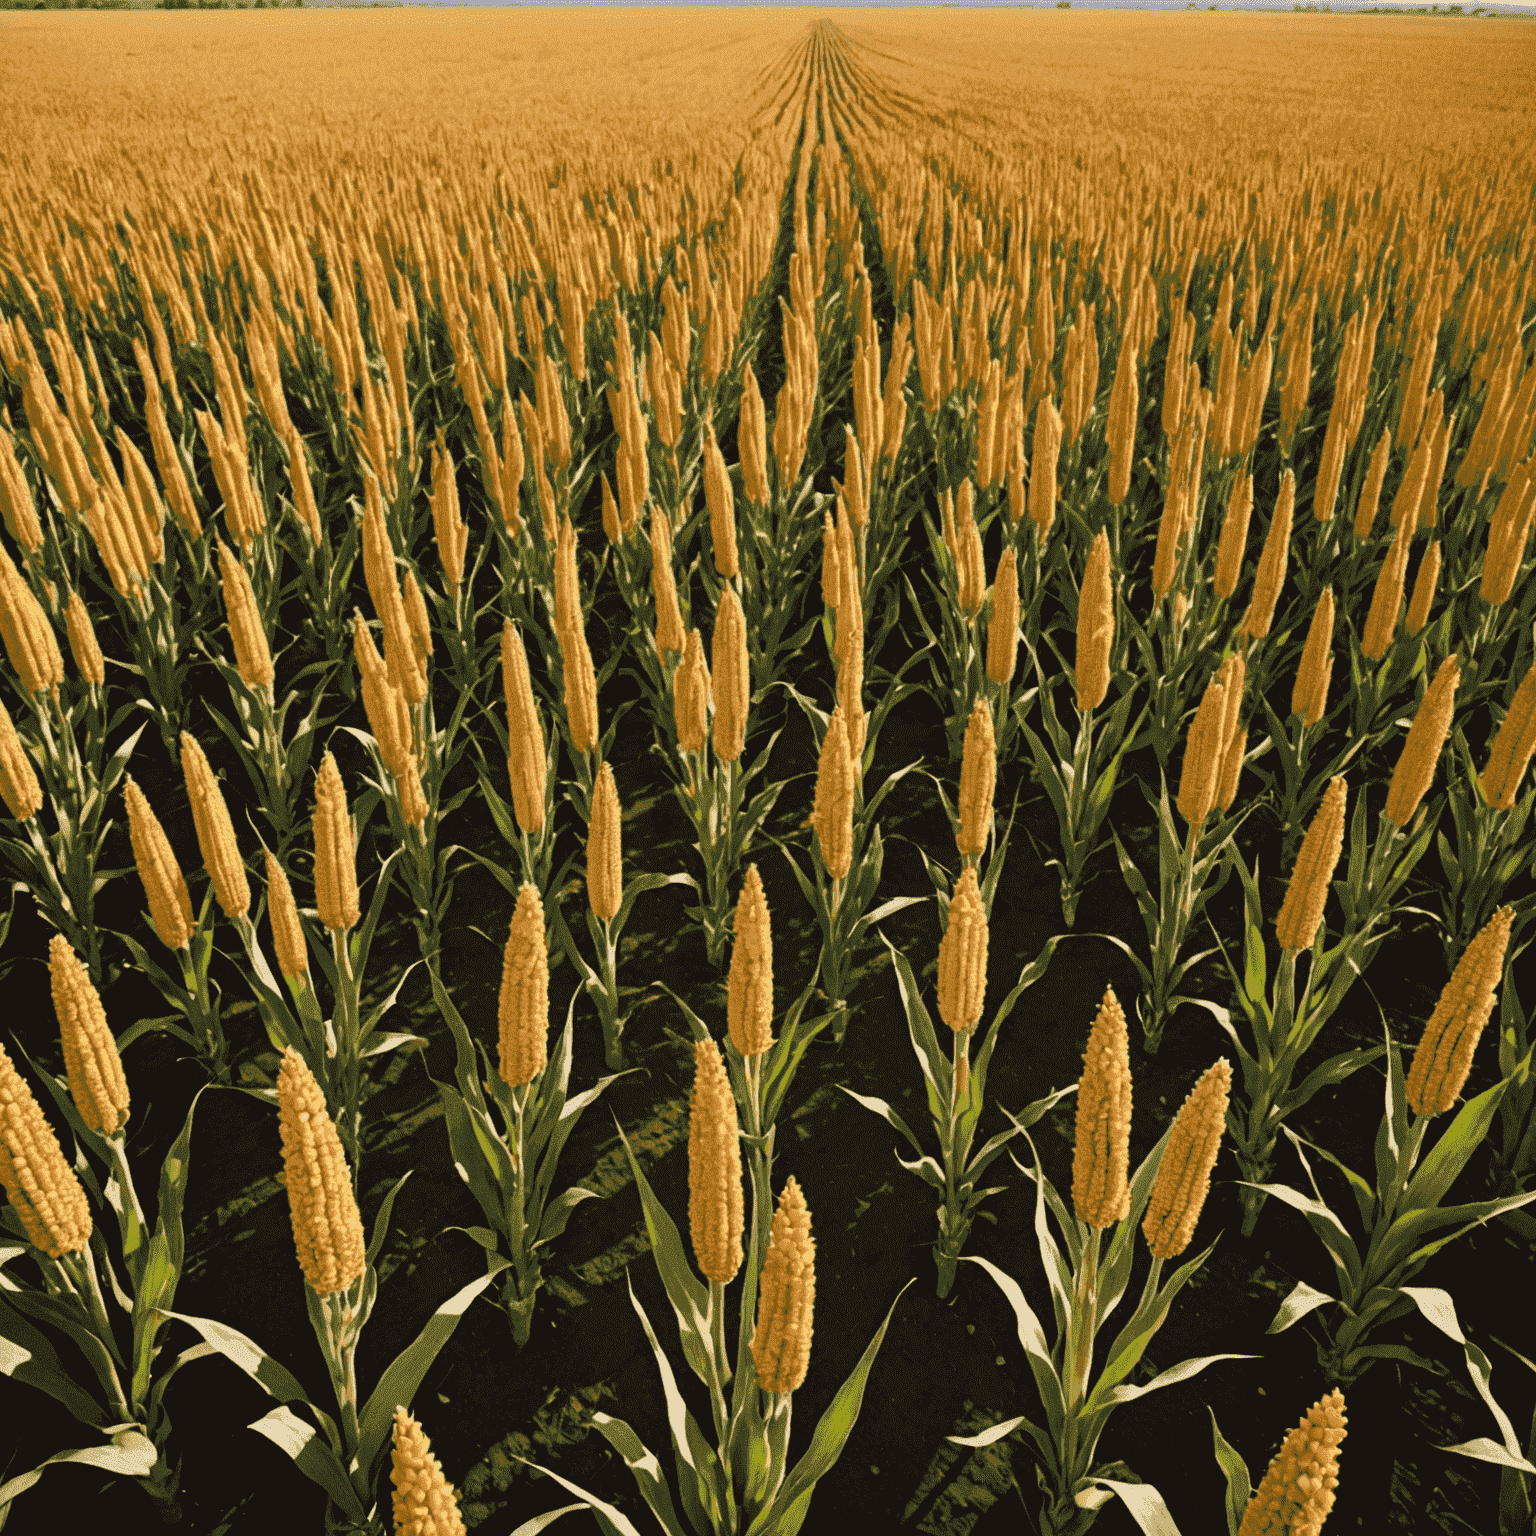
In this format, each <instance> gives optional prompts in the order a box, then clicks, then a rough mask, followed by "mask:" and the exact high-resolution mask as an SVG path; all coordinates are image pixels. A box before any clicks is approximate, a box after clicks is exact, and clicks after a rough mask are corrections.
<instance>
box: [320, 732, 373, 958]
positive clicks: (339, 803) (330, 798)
mask: <svg viewBox="0 0 1536 1536" xmlns="http://www.w3.org/2000/svg"><path fill="white" fill-rule="evenodd" d="M314 836H315V909H316V911H317V912H318V913H319V917H320V921H321V922H322V923H324V924H325V926H326V927H327V928H329V929H330V930H331V931H332V932H333V933H345V932H346V931H347V930H348V929H349V928H352V927H354V926H355V925H356V923H357V920H358V918H359V917H360V916H361V915H362V913H361V910H360V909H359V907H358V901H357V853H356V850H355V848H354V847H353V843H352V818H351V816H350V815H348V813H347V792H346V790H345V789H344V788H343V787H342V782H341V770H340V769H339V768H338V767H337V766H336V758H335V756H334V755H333V754H332V753H330V752H327V753H326V754H325V758H324V760H323V761H322V762H321V764H320V771H319V773H317V774H316V775H315V820H314Z"/></svg>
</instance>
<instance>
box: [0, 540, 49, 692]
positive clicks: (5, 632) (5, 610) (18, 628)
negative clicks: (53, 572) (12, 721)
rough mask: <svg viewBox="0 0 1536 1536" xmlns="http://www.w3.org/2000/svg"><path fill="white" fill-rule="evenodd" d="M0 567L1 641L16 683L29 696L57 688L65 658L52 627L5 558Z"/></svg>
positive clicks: (7, 558)
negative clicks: (3, 643)
mask: <svg viewBox="0 0 1536 1536" xmlns="http://www.w3.org/2000/svg"><path fill="white" fill-rule="evenodd" d="M0 555H3V551H0ZM3 558H4V564H3V565H0V639H3V640H4V642H5V654H6V655H7V656H8V657H10V661H11V665H12V666H13V667H14V668H15V669H16V676H17V679H18V680H19V681H20V683H21V686H22V687H23V688H24V689H26V691H27V692H28V693H31V694H37V693H41V692H42V691H43V689H45V688H57V687H58V685H59V684H60V683H62V682H63V681H64V658H63V657H62V656H61V655H60V654H59V642H58V641H57V640H56V639H55V638H54V633H53V626H52V625H51V624H49V622H48V619H47V616H46V615H45V614H44V613H43V607H42V604H41V603H39V602H38V600H37V598H36V597H34V596H33V594H32V589H31V587H29V586H28V585H27V584H26V582H25V581H23V580H22V579H21V573H20V572H19V571H18V570H17V569H16V567H15V565H13V564H12V563H11V558H10V556H9V555H4V556H3Z"/></svg>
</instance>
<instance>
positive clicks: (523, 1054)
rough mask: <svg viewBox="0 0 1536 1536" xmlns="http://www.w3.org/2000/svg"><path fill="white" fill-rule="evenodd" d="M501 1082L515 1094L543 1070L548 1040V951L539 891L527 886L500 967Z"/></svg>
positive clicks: (510, 930) (513, 916)
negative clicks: (512, 1089) (514, 1089)
mask: <svg viewBox="0 0 1536 1536" xmlns="http://www.w3.org/2000/svg"><path fill="white" fill-rule="evenodd" d="M497 1017H498V1021H499V1023H500V1026H501V1076H502V1081H503V1082H505V1083H506V1084H507V1086H508V1087H510V1088H521V1087H522V1086H523V1085H524V1084H525V1083H531V1082H532V1081H533V1080H534V1078H536V1077H537V1076H538V1075H539V1073H541V1072H542V1071H543V1070H544V1065H545V1060H546V1055H545V1051H546V1046H547V1043H548V1036H549V945H548V940H547V938H546V937H545V930H544V903H543V902H542V901H540V900H539V892H538V887H537V886H533V885H528V884H524V885H523V886H522V888H521V889H520V890H519V891H518V893H517V907H516V908H515V910H514V911H513V913H512V926H511V928H510V929H509V930H508V933H507V947H506V949H505V951H504V952H503V954H502V961H501V999H500V1003H499V1005H498V1014H497Z"/></svg>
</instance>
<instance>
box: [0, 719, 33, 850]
mask: <svg viewBox="0 0 1536 1536" xmlns="http://www.w3.org/2000/svg"><path fill="white" fill-rule="evenodd" d="M0 798H3V799H4V800H5V804H6V808H7V809H8V810H9V811H10V813H11V815H12V816H14V817H15V818H16V820H17V821H30V820H31V818H32V817H34V816H36V815H37V813H38V812H39V811H40V810H41V809H42V808H43V791H42V789H41V788H40V787H39V785H38V782H37V775H36V773H34V772H33V771H32V760H31V759H30V758H29V757H28V756H27V749H26V748H25V747H24V746H22V744H21V737H20V736H19V735H18V734H17V731H16V723H15V721H13V720H12V719H11V716H10V712H9V711H8V710H7V709H6V707H5V705H4V704H0Z"/></svg>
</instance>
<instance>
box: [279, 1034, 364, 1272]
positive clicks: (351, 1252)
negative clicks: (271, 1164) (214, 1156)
mask: <svg viewBox="0 0 1536 1536" xmlns="http://www.w3.org/2000/svg"><path fill="white" fill-rule="evenodd" d="M277 1120H278V1127H279V1129H280V1130H281V1132H282V1138H283V1168H284V1171H285V1173H286V1181H287V1185H288V1211H289V1215H290V1216H291V1218H292V1220H293V1242H294V1247H295V1248H296V1250H297V1251H298V1256H299V1268H300V1269H302V1270H303V1271H304V1279H305V1280H306V1281H307V1282H308V1284H309V1288H310V1290H312V1291H313V1292H314V1293H315V1295H317V1296H333V1295H335V1294H336V1293H337V1292H338V1291H345V1290H347V1289H348V1288H349V1287H351V1286H352V1285H354V1284H355V1283H356V1282H357V1281H358V1280H360V1279H362V1277H363V1272H364V1270H365V1269H366V1268H367V1251H366V1249H365V1247H364V1244H363V1221H362V1217H361V1216H360V1215H359V1214H358V1209H357V1197H356V1196H355V1195H354V1194H353V1193H352V1178H351V1175H350V1173H349V1172H348V1170H347V1160H346V1156H345V1154H344V1153H343V1152H342V1150H341V1137H340V1136H339V1135H338V1134H337V1132H336V1126H335V1124H334V1123H333V1122H332V1120H331V1117H330V1115H329V1114H328V1113H327V1111H326V1107H325V1095H324V1094H323V1093H322V1092H321V1091H320V1085H319V1083H317V1082H316V1081H315V1078H314V1074H313V1073H312V1072H311V1071H310V1070H309V1068H308V1067H307V1066H306V1065H305V1064H304V1058H303V1057H302V1056H300V1055H299V1053H298V1052H297V1051H296V1050H294V1048H293V1047H292V1046H291V1045H290V1046H288V1047H287V1048H286V1049H285V1050H284V1051H283V1061H282V1065H281V1066H280V1067H279V1068H278V1070H277Z"/></svg>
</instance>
